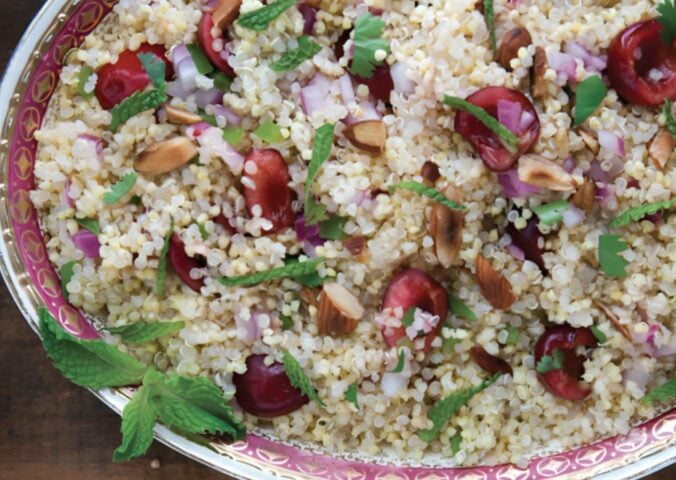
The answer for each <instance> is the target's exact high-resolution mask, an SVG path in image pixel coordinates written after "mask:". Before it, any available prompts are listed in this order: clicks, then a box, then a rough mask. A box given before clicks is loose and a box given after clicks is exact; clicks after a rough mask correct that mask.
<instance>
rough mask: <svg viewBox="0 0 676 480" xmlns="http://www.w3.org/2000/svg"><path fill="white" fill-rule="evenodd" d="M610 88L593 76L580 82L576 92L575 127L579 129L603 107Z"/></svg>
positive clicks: (598, 77) (599, 78) (596, 76)
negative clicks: (600, 106) (602, 103)
mask: <svg viewBox="0 0 676 480" xmlns="http://www.w3.org/2000/svg"><path fill="white" fill-rule="evenodd" d="M607 94H608V88H607V87H606V84H605V83H603V80H601V77H600V76H598V75H593V76H591V77H587V78H585V79H584V80H582V81H581V82H580V84H579V85H578V86H577V90H575V127H576V128H577V127H579V126H580V125H582V124H583V123H584V121H585V120H587V118H589V116H590V115H591V114H592V113H594V112H595V111H596V109H597V108H598V107H599V105H601V102H603V99H604V98H606V95H607Z"/></svg>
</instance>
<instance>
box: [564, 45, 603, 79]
mask: <svg viewBox="0 0 676 480" xmlns="http://www.w3.org/2000/svg"><path fill="white" fill-rule="evenodd" d="M565 51H566V53H567V54H569V55H572V56H573V57H575V58H579V59H580V60H582V62H583V63H584V68H585V69H586V70H588V71H590V72H597V73H601V72H602V71H604V70H605V69H606V67H607V66H608V57H607V56H606V55H593V54H592V53H590V52H589V50H587V49H586V48H585V47H584V46H582V45H581V44H580V43H578V42H568V43H566V48H565Z"/></svg>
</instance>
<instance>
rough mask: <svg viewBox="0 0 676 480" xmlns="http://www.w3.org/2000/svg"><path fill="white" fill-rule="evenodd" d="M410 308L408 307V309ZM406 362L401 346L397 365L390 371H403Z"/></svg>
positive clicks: (404, 352) (404, 351)
mask: <svg viewBox="0 0 676 480" xmlns="http://www.w3.org/2000/svg"><path fill="white" fill-rule="evenodd" d="M410 310H411V309H410V308H409V311H410ZM414 310H415V309H414ZM406 313H408V312H406ZM405 363H406V350H404V349H403V348H401V349H399V360H397V365H396V366H395V367H394V370H392V372H391V373H401V372H403V371H404V364H405Z"/></svg>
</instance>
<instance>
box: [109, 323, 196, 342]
mask: <svg viewBox="0 0 676 480" xmlns="http://www.w3.org/2000/svg"><path fill="white" fill-rule="evenodd" d="M183 327H185V323H184V322H152V323H149V322H136V323H132V324H131V325H125V326H124V327H111V328H108V329H107V330H108V331H109V332H110V333H112V334H114V335H119V336H120V337H122V340H124V341H125V342H127V343H146V342H152V341H153V340H157V339H158V338H161V337H166V336H167V335H171V334H172V333H176V332H178V331H180V330H181V329H183Z"/></svg>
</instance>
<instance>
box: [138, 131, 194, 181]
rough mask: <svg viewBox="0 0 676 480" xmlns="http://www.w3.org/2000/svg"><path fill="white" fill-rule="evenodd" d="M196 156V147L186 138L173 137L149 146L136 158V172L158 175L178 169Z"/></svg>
mask: <svg viewBox="0 0 676 480" xmlns="http://www.w3.org/2000/svg"><path fill="white" fill-rule="evenodd" d="M196 156H197V146H196V145H195V144H194V143H193V142H192V140H190V139H189V138H188V137H174V138H171V139H169V140H164V141H162V142H159V143H155V144H154V145H151V146H149V147H148V148H146V149H145V150H143V151H142V152H141V153H139V154H138V155H137V156H136V160H134V169H135V170H136V171H137V172H141V173H148V174H150V175H159V174H161V173H167V172H171V171H172V170H174V169H176V168H179V167H181V166H183V165H185V164H186V163H188V162H189V161H190V160H192V159H193V158H195V157H196Z"/></svg>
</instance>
